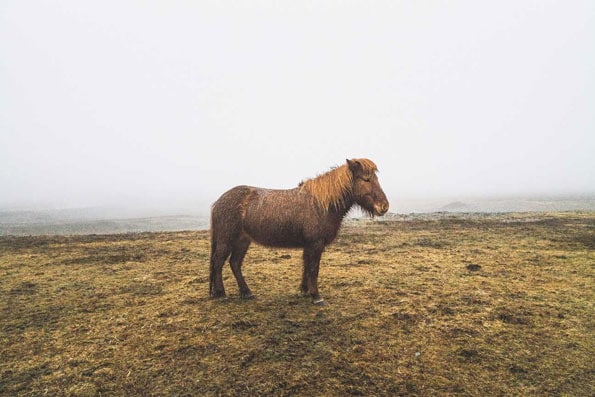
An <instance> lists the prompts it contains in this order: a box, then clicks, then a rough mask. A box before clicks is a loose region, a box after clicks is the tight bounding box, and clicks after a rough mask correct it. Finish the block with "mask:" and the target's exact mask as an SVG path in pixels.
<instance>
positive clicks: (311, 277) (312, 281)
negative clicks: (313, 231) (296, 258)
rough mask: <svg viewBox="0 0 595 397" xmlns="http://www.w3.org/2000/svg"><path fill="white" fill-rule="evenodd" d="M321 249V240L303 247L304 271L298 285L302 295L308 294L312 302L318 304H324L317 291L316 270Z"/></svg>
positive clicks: (322, 249)
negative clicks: (300, 282) (300, 283)
mask: <svg viewBox="0 0 595 397" xmlns="http://www.w3.org/2000/svg"><path fill="white" fill-rule="evenodd" d="M323 251H324V243H323V242H315V243H312V244H308V245H306V247H304V272H303V275H302V285H301V287H300V289H301V292H302V295H310V296H311V297H312V302H313V303H314V304H315V305H320V306H324V305H325V304H326V303H325V302H324V299H323V298H321V297H320V293H319V292H318V270H319V269H320V257H321V256H322V252H323Z"/></svg>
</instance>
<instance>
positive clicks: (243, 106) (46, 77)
mask: <svg viewBox="0 0 595 397" xmlns="http://www.w3.org/2000/svg"><path fill="white" fill-rule="evenodd" d="M594 154H595V2H594V1H592V0H587V1H572V0H571V1H518V0H514V1H448V2H446V1H423V2H422V1H359V2H358V1H344V2H343V1H342V2H339V1H321V0H319V1H311V2H306V1H297V2H296V1H279V2H271V1H245V2H240V1H238V2H235V1H234V2H232V1H222V2H215V1H79V0H73V1H21V0H15V1H11V0H3V1H2V2H1V3H0V209H1V208H3V207H4V208H8V207H11V208H12V207H19V206H21V207H26V206H27V205H37V206H44V205H47V206H50V207H51V206H54V207H56V206H58V207H76V206H96V205H114V204H118V203H125V204H126V205H136V204H138V205H151V203H153V202H155V203H162V204H163V203H176V202H178V201H180V202H183V201H185V200H190V201H191V200H197V202H199V201H200V200H204V201H206V202H209V201H212V200H214V199H215V198H216V197H217V196H218V195H219V194H220V193H222V192H223V191H224V190H226V189H228V188H230V187H232V186H235V185H238V184H250V185H256V186H264V187H275V188H291V187H294V186H296V185H297V184H298V182H299V181H300V180H301V179H303V178H307V177H312V176H315V175H316V174H318V173H321V172H323V171H326V170H328V169H329V167H331V166H333V165H339V164H342V163H343V161H344V159H345V158H348V157H349V158H351V157H369V158H371V159H372V160H374V161H375V162H376V163H377V165H378V167H379V168H380V171H381V172H380V181H381V184H382V185H383V187H384V189H385V191H386V193H387V195H388V196H389V199H390V200H391V202H397V203H398V199H399V198H400V197H441V196H451V197H452V196H457V195H494V194H527V193H561V192H570V193H593V192H595V155H594ZM393 209H396V210H398V204H397V207H396V208H395V207H393Z"/></svg>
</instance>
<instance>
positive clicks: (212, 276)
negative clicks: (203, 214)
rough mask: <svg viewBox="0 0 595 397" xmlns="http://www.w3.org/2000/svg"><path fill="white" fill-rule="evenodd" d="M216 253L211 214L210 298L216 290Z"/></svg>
mask: <svg viewBox="0 0 595 397" xmlns="http://www.w3.org/2000/svg"><path fill="white" fill-rule="evenodd" d="M215 252H217V239H216V238H215V230H213V214H211V258H210V266H209V296H210V297H212V296H213V293H214V292H215V291H214V288H215Z"/></svg>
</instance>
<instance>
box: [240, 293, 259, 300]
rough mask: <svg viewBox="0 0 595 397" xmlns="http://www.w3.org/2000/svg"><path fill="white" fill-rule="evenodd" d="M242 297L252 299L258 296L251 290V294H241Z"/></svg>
mask: <svg viewBox="0 0 595 397" xmlns="http://www.w3.org/2000/svg"><path fill="white" fill-rule="evenodd" d="M240 298H242V299H245V300H250V299H256V296H254V294H253V293H252V292H250V293H249V294H241V295H240Z"/></svg>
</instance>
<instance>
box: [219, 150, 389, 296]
mask: <svg viewBox="0 0 595 397" xmlns="http://www.w3.org/2000/svg"><path fill="white" fill-rule="evenodd" d="M376 171H377V168H376V165H375V164H374V163H373V162H372V161H371V160H368V159H354V160H347V162H346V164H344V165H342V166H340V167H336V168H334V169H331V170H330V171H329V172H327V173H325V174H322V175H320V176H318V177H316V178H313V179H309V180H306V181H304V182H301V183H300V184H299V186H297V187H296V188H294V189H288V190H274V189H263V188H257V187H251V186H236V187H234V188H232V189H230V190H228V191H227V192H225V193H223V195H222V196H221V197H220V198H219V199H218V200H217V201H216V202H215V203H214V204H213V207H212V209H211V264H210V287H209V293H210V296H211V297H212V298H225V296H226V295H225V288H224V286H223V278H222V268H223V264H224V263H225V261H226V260H227V258H228V257H229V258H230V265H231V269H232V272H233V274H234V276H235V278H236V281H237V283H238V287H239V289H240V296H241V297H242V298H253V297H254V295H253V294H252V292H251V291H250V289H249V288H248V285H247V284H246V281H245V280H244V276H243V274H242V262H243V260H244V256H245V255H246V251H247V250H248V247H249V246H250V243H251V242H252V241H254V242H256V243H258V244H261V245H265V246H270V247H285V248H303V249H304V253H303V259H304V267H303V275H302V283H301V285H300V290H301V292H302V295H304V296H311V297H312V299H313V302H314V303H315V304H324V300H323V299H322V298H321V297H320V294H319V292H318V270H319V266H320V257H321V255H322V253H323V251H324V248H325V247H326V246H327V245H328V244H330V243H331V242H332V241H333V240H334V239H335V237H336V236H337V233H338V231H339V228H340V226H341V222H342V221H343V218H344V217H345V215H346V214H347V213H348V212H349V210H350V209H351V207H352V206H353V205H354V204H356V205H358V206H360V207H361V208H362V209H363V210H364V211H365V212H367V213H368V214H370V215H372V216H373V215H383V214H385V213H386V212H387V211H388V205H389V204H388V200H387V199H386V196H385V194H384V192H383V191H382V188H381V187H380V184H379V183H378V178H377V176H376Z"/></svg>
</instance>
